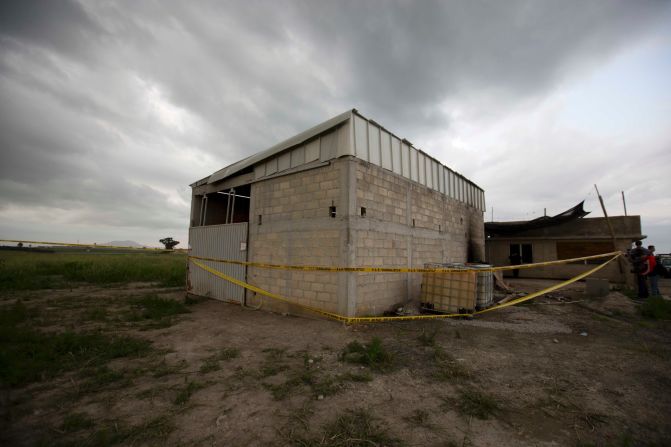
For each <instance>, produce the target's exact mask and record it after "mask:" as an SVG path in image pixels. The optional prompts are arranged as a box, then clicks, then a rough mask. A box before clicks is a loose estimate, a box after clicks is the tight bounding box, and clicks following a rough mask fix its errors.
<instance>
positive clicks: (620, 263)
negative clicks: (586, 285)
mask: <svg viewBox="0 0 671 447" xmlns="http://www.w3.org/2000/svg"><path fill="white" fill-rule="evenodd" d="M594 189H596V195H597V196H598V197H599V203H600V204H601V209H602V210H603V215H604V217H605V218H606V223H607V224H608V230H609V231H610V237H611V239H612V240H613V250H617V242H616V240H615V230H613V224H611V222H610V219H609V218H608V213H607V212H606V205H604V203H603V197H601V194H600V193H599V188H597V187H596V184H594ZM617 265H618V267H619V268H620V275H621V276H622V282H624V284H628V283H627V279H629V275H627V274H626V271H627V269H626V266H625V265H624V259H622V256H620V257H619V258H618V260H617Z"/></svg>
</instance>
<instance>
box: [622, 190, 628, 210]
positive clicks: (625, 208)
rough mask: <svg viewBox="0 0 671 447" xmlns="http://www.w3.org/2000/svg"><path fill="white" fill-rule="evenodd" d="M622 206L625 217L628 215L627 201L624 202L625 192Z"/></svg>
mask: <svg viewBox="0 0 671 447" xmlns="http://www.w3.org/2000/svg"><path fill="white" fill-rule="evenodd" d="M622 205H624V215H625V216H626V215H627V201H626V200H624V191H622Z"/></svg>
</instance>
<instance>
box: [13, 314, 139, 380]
mask: <svg viewBox="0 0 671 447" xmlns="http://www.w3.org/2000/svg"><path fill="white" fill-rule="evenodd" d="M150 350H151V348H150V343H149V342H148V341H146V340H142V339H138V338H132V337H118V336H107V335H103V334H99V333H77V332H61V333H50V334H45V333H42V332H38V331H35V330H32V329H29V328H25V327H22V326H20V325H8V326H5V325H3V326H0V381H1V382H3V383H6V384H8V385H10V386H22V385H26V384H28V383H31V382H35V381H39V380H43V379H47V378H50V377H54V376H56V375H58V374H60V373H62V372H64V371H70V370H73V369H77V368H80V367H82V366H84V365H88V366H102V365H104V364H106V363H107V362H109V361H110V360H112V359H116V358H121V357H139V356H143V355H145V354H147V353H148V352H149V351H150Z"/></svg>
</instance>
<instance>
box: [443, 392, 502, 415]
mask: <svg viewBox="0 0 671 447" xmlns="http://www.w3.org/2000/svg"><path fill="white" fill-rule="evenodd" d="M451 403H454V402H452V400H451V399H444V404H443V409H445V408H448V407H449V405H450V404H451ZM456 407H457V410H459V413H460V414H461V415H463V416H473V417H476V418H478V419H489V418H490V417H491V416H494V415H495V414H496V413H498V411H499V410H500V406H499V404H498V402H497V401H496V399H495V398H494V397H493V396H491V395H489V394H486V393H484V392H482V391H479V390H476V389H474V388H466V389H463V390H460V391H459V398H458V399H457V401H456Z"/></svg>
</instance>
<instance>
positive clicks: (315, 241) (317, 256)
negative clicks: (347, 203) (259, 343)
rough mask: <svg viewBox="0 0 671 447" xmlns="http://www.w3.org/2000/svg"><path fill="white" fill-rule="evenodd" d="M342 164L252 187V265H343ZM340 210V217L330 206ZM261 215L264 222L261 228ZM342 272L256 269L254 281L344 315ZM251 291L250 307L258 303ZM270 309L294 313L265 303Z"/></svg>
mask: <svg viewBox="0 0 671 447" xmlns="http://www.w3.org/2000/svg"><path fill="white" fill-rule="evenodd" d="M341 175H342V163H337V162H336V163H331V164H330V165H327V166H324V167H319V168H315V169H310V170H307V171H302V172H298V173H295V174H291V175H287V176H282V177H276V178H272V179H269V180H264V181H260V182H257V183H253V184H252V190H251V207H250V225H249V244H248V249H249V254H248V260H249V261H254V262H266V263H272V264H304V265H307V264H310V265H323V266H340V265H343V259H342V256H341V252H342V250H341V246H342V233H343V229H344V228H346V220H345V219H344V218H343V217H342V216H339V215H338V210H339V209H341V208H342V198H341V192H342V188H341ZM332 205H333V206H335V207H336V218H332V217H330V215H329V207H330V206H332ZM259 216H261V221H260V222H261V223H260V224H259ZM338 275H339V274H338V273H330V272H301V271H285V270H270V269H262V268H255V267H250V268H249V269H248V272H247V277H248V282H250V283H251V284H254V285H256V286H258V287H261V288H262V289H265V290H268V291H271V292H274V293H278V294H280V295H282V296H285V297H287V298H291V299H292V300H294V301H295V302H297V303H299V304H304V305H310V306H314V307H318V308H320V309H324V310H328V311H333V312H339V311H343V310H344V307H343V306H340V307H339V300H340V301H344V300H346V296H345V295H344V294H343V293H342V292H341V293H340V294H339V291H338ZM253 295H254V294H253V293H250V292H249V291H248V302H249V304H250V305H254V304H256V303H257V302H258V298H256V297H254V296H253ZM264 302H265V303H266V304H264V307H265V308H268V309H272V310H276V311H281V312H291V313H294V312H295V309H291V308H290V307H287V306H286V305H283V304H273V303H272V301H271V300H264Z"/></svg>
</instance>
